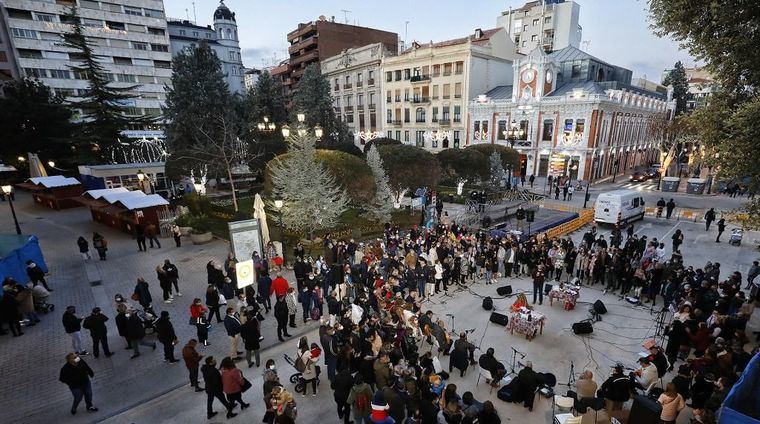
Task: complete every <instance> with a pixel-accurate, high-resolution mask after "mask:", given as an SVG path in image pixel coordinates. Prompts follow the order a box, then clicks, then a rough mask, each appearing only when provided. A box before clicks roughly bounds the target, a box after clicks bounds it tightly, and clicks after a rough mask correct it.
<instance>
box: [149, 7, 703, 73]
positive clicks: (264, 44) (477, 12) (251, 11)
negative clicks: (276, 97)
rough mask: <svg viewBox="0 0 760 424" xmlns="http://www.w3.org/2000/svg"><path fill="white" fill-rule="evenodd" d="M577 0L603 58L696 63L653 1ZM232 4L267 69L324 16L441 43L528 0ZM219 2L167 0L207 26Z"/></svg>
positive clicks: (250, 47)
mask: <svg viewBox="0 0 760 424" xmlns="http://www.w3.org/2000/svg"><path fill="white" fill-rule="evenodd" d="M576 2H577V3H578V4H580V6H581V11H580V24H581V27H582V28H583V35H582V39H583V40H584V41H589V42H590V43H588V45H587V47H586V51H587V52H588V53H590V54H592V55H594V56H596V57H598V58H599V59H602V60H604V61H606V62H609V63H612V64H614V65H618V66H623V67H625V68H628V69H630V70H632V71H633V76H634V77H644V76H646V78H647V79H649V80H652V81H658V82H659V80H660V76H661V74H662V71H663V70H664V69H669V68H671V67H672V66H673V64H674V63H675V62H676V61H677V60H680V61H682V62H683V63H684V65H686V66H692V65H694V60H693V59H692V58H691V57H690V56H689V54H688V53H687V52H686V51H685V50H682V49H680V48H679V46H678V43H676V42H675V41H673V40H670V39H667V38H665V39H663V38H658V37H657V36H655V35H654V34H653V33H652V31H651V29H650V28H649V19H648V16H647V2H646V0H576ZM225 4H226V5H227V7H229V8H230V10H232V11H233V12H235V13H236V18H237V23H238V34H239V37H240V47H241V49H242V55H243V64H244V65H245V66H246V67H249V68H251V67H253V68H261V67H262V66H271V65H273V64H274V63H275V62H276V61H279V60H282V59H285V58H286V57H287V48H288V42H287V39H286V34H287V33H288V32H290V31H292V30H294V29H295V28H296V27H297V25H298V23H300V22H309V21H312V20H316V19H317V18H318V17H319V16H320V15H324V16H326V17H327V19H330V18H331V17H333V16H334V17H335V20H336V21H338V22H344V21H345V19H346V17H347V19H348V22H349V23H351V24H358V25H361V26H368V27H372V28H377V29H382V30H386V31H393V32H396V33H398V34H399V36H400V37H401V38H402V39H404V38H405V37H406V41H407V43H411V42H412V41H415V40H416V41H419V42H428V41H430V40H433V41H436V42H437V41H443V40H448V39H451V38H458V37H463V36H465V35H468V34H470V33H472V32H473V31H474V30H475V28H482V29H487V28H494V27H496V17H497V16H499V15H500V14H501V12H502V11H505V10H508V9H509V7H510V6H511V7H512V8H518V7H521V6H522V5H523V4H525V0H469V1H451V0H443V1H442V0H437V1H434V0H382V1H349V0H342V1H341V0H311V1H310V0H265V1H261V0H258V1H254V0H225ZM218 5H219V2H218V0H195V2H192V1H191V0H164V6H165V8H166V14H167V16H168V17H171V18H182V19H187V18H188V17H189V18H190V19H191V20H195V21H196V22H197V23H198V24H199V25H208V24H212V23H213V13H214V10H215V9H216V7H217V6H218ZM378 5H382V7H380V8H378ZM343 10H348V11H350V12H343ZM407 21H408V22H409V24H408V25H407V24H406V22H407Z"/></svg>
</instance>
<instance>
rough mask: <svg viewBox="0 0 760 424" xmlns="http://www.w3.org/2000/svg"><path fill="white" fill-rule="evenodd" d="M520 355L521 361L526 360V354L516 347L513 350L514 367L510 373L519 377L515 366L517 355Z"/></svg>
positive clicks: (512, 366)
mask: <svg viewBox="0 0 760 424" xmlns="http://www.w3.org/2000/svg"><path fill="white" fill-rule="evenodd" d="M518 353H519V354H520V359H524V358H525V354H524V353H522V352H520V351H519V350H517V349H515V348H514V347H513V348H512V365H511V370H510V372H509V373H510V374H515V375H517V373H516V372H515V364H516V363H517V354H518Z"/></svg>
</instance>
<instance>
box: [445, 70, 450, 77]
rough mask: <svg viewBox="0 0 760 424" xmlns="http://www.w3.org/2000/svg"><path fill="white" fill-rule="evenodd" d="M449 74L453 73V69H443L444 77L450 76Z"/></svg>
mask: <svg viewBox="0 0 760 424" xmlns="http://www.w3.org/2000/svg"><path fill="white" fill-rule="evenodd" d="M449 75H451V71H443V76H444V77H448V76H449Z"/></svg>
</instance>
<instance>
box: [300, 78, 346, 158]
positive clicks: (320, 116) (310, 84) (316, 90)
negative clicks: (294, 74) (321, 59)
mask: <svg viewBox="0 0 760 424" xmlns="http://www.w3.org/2000/svg"><path fill="white" fill-rule="evenodd" d="M291 112H292V113H293V114H294V115H295V114H298V113H304V114H306V125H308V126H309V127H314V126H315V125H317V124H319V125H321V126H322V128H323V129H324V136H323V137H322V138H323V140H325V141H327V142H329V143H340V142H345V141H350V140H349V134H348V127H347V126H346V124H345V123H343V122H341V120H340V119H338V117H336V116H335V113H334V112H333V99H332V94H331V91H330V82H329V81H328V80H327V78H326V77H325V76H324V75H322V72H320V70H319V65H317V64H311V65H309V66H307V67H306V70H305V71H304V73H303V76H302V77H301V79H300V80H299V81H298V91H296V93H295V94H294V95H293V106H292V107H291ZM293 118H295V116H294V117H293ZM292 121H293V122H295V119H292Z"/></svg>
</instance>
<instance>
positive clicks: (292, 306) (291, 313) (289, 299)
mask: <svg viewBox="0 0 760 424" xmlns="http://www.w3.org/2000/svg"><path fill="white" fill-rule="evenodd" d="M285 303H286V304H287V305H288V321H289V322H288V326H289V327H291V328H296V303H297V302H296V289H295V288H293V287H290V288H289V289H288V293H287V294H286V295H285Z"/></svg>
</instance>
